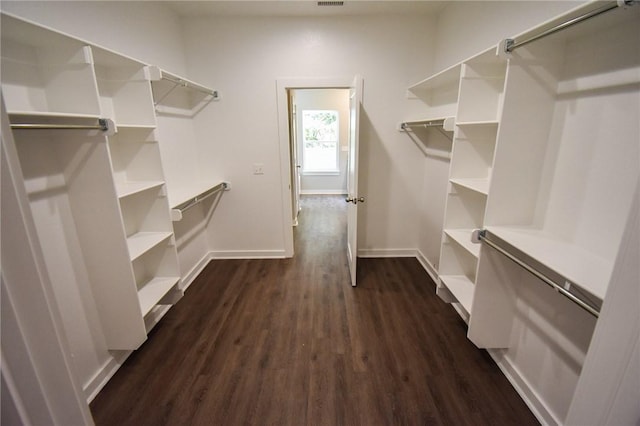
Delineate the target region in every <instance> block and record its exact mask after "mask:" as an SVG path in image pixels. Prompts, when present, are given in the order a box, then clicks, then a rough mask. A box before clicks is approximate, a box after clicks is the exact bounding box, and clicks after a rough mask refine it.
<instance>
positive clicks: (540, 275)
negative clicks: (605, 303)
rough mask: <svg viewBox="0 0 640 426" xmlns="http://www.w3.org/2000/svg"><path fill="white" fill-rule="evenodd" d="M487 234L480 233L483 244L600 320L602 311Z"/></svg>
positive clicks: (479, 237) (482, 231)
mask: <svg viewBox="0 0 640 426" xmlns="http://www.w3.org/2000/svg"><path fill="white" fill-rule="evenodd" d="M486 234H487V231H486V230H484V229H483V230H480V231H478V239H479V240H480V241H482V242H483V243H485V244H487V245H488V246H490V247H491V248H493V249H494V250H496V251H498V252H499V253H500V254H502V255H504V256H506V257H507V258H509V260H511V261H513V262H515V263H516V264H518V266H521V267H522V268H524V269H526V270H527V271H528V272H530V273H531V274H533V275H534V276H535V277H537V278H539V279H540V280H541V281H542V282H544V283H545V284H547V285H548V286H550V287H552V288H553V289H554V290H556V291H557V292H558V293H560V294H562V295H563V296H565V297H566V298H568V299H569V300H571V301H572V302H573V303H575V304H576V305H578V306H580V307H581V308H582V309H584V310H585V311H587V312H589V313H590V314H591V315H593V316H594V317H596V318H598V316H599V315H600V311H599V310H598V309H597V308H595V307H593V306H591V305H590V304H588V303H587V302H585V301H584V300H582V299H580V298H579V297H577V296H576V295H575V294H573V293H571V292H570V291H568V290H566V289H565V288H564V287H563V286H561V285H560V284H558V283H556V282H555V281H553V280H552V279H551V278H549V277H547V276H546V275H544V274H543V273H542V272H540V271H538V270H537V269H535V268H534V267H532V266H530V265H529V264H527V263H526V262H524V261H522V260H520V259H518V258H517V257H515V256H514V255H512V254H511V253H509V252H508V251H506V250H505V249H503V248H502V247H500V246H499V245H497V244H496V243H494V242H493V241H491V240H489V239H488V238H487V236H486Z"/></svg>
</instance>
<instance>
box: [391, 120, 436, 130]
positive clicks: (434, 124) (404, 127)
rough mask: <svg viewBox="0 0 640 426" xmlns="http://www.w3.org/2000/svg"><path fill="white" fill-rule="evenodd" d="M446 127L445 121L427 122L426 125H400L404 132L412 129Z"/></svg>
mask: <svg viewBox="0 0 640 426" xmlns="http://www.w3.org/2000/svg"><path fill="white" fill-rule="evenodd" d="M442 126H444V120H434V121H426V122H424V123H409V122H404V123H402V124H400V128H401V129H402V130H407V129H410V128H411V127H442Z"/></svg>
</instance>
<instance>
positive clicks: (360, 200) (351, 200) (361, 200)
mask: <svg viewBox="0 0 640 426" xmlns="http://www.w3.org/2000/svg"><path fill="white" fill-rule="evenodd" d="M344 201H346V202H347V203H353V204H358V203H364V197H357V198H356V197H349V198H345V199H344Z"/></svg>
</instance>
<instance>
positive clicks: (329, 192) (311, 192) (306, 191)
mask: <svg viewBox="0 0 640 426" xmlns="http://www.w3.org/2000/svg"><path fill="white" fill-rule="evenodd" d="M300 195H347V193H346V192H345V190H344V189H302V190H300Z"/></svg>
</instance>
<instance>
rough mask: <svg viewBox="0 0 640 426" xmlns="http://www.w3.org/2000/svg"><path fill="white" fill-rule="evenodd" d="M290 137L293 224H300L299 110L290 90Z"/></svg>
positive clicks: (293, 92)
mask: <svg viewBox="0 0 640 426" xmlns="http://www.w3.org/2000/svg"><path fill="white" fill-rule="evenodd" d="M288 93H289V113H290V114H291V116H290V118H289V137H290V139H291V200H292V201H293V202H292V206H291V207H292V211H291V220H292V223H293V226H297V225H298V214H299V213H300V161H299V159H298V110H297V107H296V99H295V91H294V90H289V91H288Z"/></svg>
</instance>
